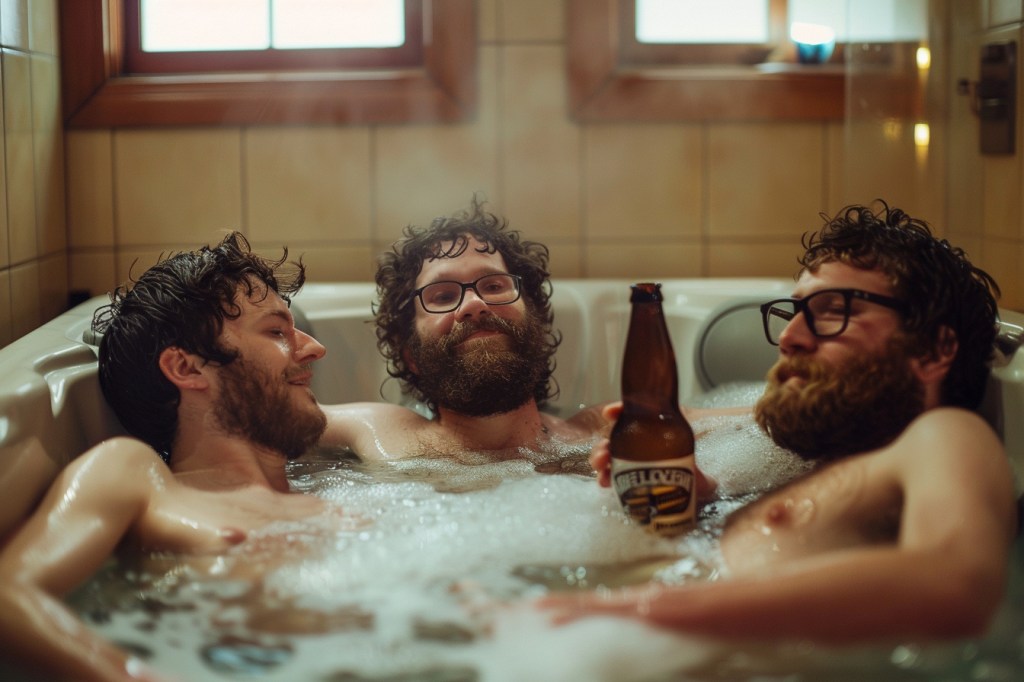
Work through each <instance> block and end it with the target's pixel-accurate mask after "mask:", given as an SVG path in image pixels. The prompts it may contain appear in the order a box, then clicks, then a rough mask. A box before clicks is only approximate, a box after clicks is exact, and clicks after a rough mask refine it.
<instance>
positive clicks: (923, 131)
mask: <svg viewBox="0 0 1024 682" xmlns="http://www.w3.org/2000/svg"><path fill="white" fill-rule="evenodd" d="M930 141H931V129H930V128H929V127H928V124H927V123H915V124H914V144H916V145H917V146H918V147H927V146H928V143H929V142H930Z"/></svg>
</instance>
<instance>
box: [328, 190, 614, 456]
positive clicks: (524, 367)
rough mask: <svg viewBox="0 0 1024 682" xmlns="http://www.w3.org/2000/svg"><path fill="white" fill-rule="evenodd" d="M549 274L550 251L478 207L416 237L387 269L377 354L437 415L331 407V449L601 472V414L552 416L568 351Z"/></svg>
mask: <svg viewBox="0 0 1024 682" xmlns="http://www.w3.org/2000/svg"><path fill="white" fill-rule="evenodd" d="M547 265H548V248H547V247H546V246H544V245H543V244H540V243H537V242H531V241H526V240H523V239H521V238H520V235H519V233H518V232H517V231H516V230H512V229H509V228H508V224H507V222H506V221H504V220H503V219H501V218H499V217H498V216H495V215H493V214H491V213H488V212H486V211H485V210H484V209H483V206H482V204H481V203H479V202H478V201H477V200H475V199H474V201H473V202H472V204H471V205H470V207H469V209H468V210H466V211H464V212H461V213H458V214H455V215H453V216H450V217H442V218H437V219H435V220H434V221H433V222H432V223H431V225H430V226H429V227H426V228H421V227H416V226H408V227H406V229H405V231H404V236H403V239H402V240H400V241H399V242H397V243H396V244H395V245H394V246H393V247H392V249H391V250H390V251H388V252H386V253H385V254H384V255H383V256H382V257H381V259H380V264H379V267H378V270H377V276H376V280H377V293H378V303H377V306H376V309H375V313H376V325H377V339H378V343H377V345H378V347H379V349H380V351H381V353H382V354H383V355H384V357H385V358H386V359H387V361H388V373H389V374H390V375H391V376H392V377H395V378H397V379H399V380H400V381H401V382H402V386H403V390H404V391H405V392H406V393H407V394H409V395H410V396H411V397H412V398H413V399H414V400H415V401H418V402H420V403H422V404H423V405H424V406H426V408H427V409H428V410H429V412H430V415H429V416H424V415H423V414H420V412H418V411H414V410H412V409H409V408H408V407H404V406H400V405H394V404H390V403H385V402H379V403H355V404H345V405H335V406H325V408H324V409H325V411H326V412H327V415H328V427H327V432H326V433H325V435H324V438H323V440H322V441H321V442H322V444H323V445H326V446H339V445H340V446H345V447H349V448H351V449H352V450H353V451H354V452H355V453H356V454H357V455H359V456H360V458H362V459H364V460H375V459H396V458H405V457H415V456H443V457H452V458H456V459H459V460H462V461H473V462H478V461H480V460H481V458H482V459H483V460H494V459H505V458H509V457H517V458H518V457H525V458H527V459H531V460H535V462H536V463H538V464H540V465H542V464H544V463H548V462H554V461H556V460H560V461H561V464H560V466H561V467H562V468H564V465H565V463H566V462H570V463H571V460H566V459H565V458H566V456H567V455H568V456H571V455H572V454H575V455H576V456H575V458H574V459H575V461H576V462H578V464H579V468H580V472H581V473H584V472H589V470H590V467H589V465H588V464H587V462H586V455H587V453H589V451H590V447H591V445H592V444H593V442H594V440H595V438H596V437H597V435H598V434H599V433H600V432H602V429H606V428H607V426H608V422H607V421H606V420H605V419H604V418H603V417H602V416H601V414H600V411H599V409H597V408H589V409H586V410H583V411H581V412H580V413H578V414H577V415H576V416H574V417H572V418H571V419H567V420H566V419H560V418H558V417H555V416H553V415H551V414H547V413H545V412H543V411H542V410H541V408H542V407H543V405H544V403H545V402H546V401H547V400H548V398H550V397H551V396H552V395H553V394H554V392H555V387H554V386H553V385H552V378H551V375H552V372H553V371H554V355H555V350H556V349H557V348H558V345H559V343H560V342H561V336H560V334H558V333H557V332H556V331H553V329H552V322H553V314H552V311H551V305H550V302H549V299H550V296H551V284H550V281H549V273H548V271H547Z"/></svg>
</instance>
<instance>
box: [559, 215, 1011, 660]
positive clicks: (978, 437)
mask: <svg viewBox="0 0 1024 682" xmlns="http://www.w3.org/2000/svg"><path fill="white" fill-rule="evenodd" d="M803 245H804V247H805V253H804V255H803V256H802V257H801V258H800V264H801V265H802V266H803V267H802V270H801V272H800V274H799V277H798V279H797V284H796V287H795V288H794V291H793V296H792V297H791V298H784V299H779V300H775V301H770V302H768V303H765V304H764V305H763V306H762V308H761V312H762V316H763V320H764V331H765V335H766V336H767V340H768V342H769V343H772V344H775V345H777V346H778V347H779V360H778V362H777V363H776V364H775V366H774V367H773V368H772V369H771V371H770V373H769V376H768V386H767V389H766V391H765V393H764V395H763V397H762V398H761V399H760V400H759V402H758V403H757V405H756V406H755V408H754V413H755V416H756V418H757V420H758V422H759V423H760V424H761V426H762V427H763V428H764V429H765V430H766V431H767V432H768V434H769V435H770V436H771V437H772V439H773V440H775V441H776V443H778V444H780V445H782V446H784V447H786V448H789V449H791V450H793V451H795V452H796V453H797V454H798V455H800V456H801V457H803V458H805V459H808V460H813V461H818V462H825V463H826V464H825V465H824V466H820V467H818V468H817V469H816V470H814V471H812V472H811V473H810V474H807V475H806V476H804V477H802V478H799V479H797V480H795V481H793V482H790V483H789V484H787V485H785V486H783V487H781V488H779V489H777V490H775V491H772V492H769V493H768V494H766V495H764V496H763V497H761V498H760V499H758V500H756V501H755V502H753V503H751V504H749V505H747V506H746V507H743V508H742V509H740V510H739V511H737V512H736V513H734V514H733V515H732V516H731V517H730V519H729V520H728V522H727V524H726V527H725V529H724V531H723V534H722V538H721V553H722V561H723V566H724V571H723V573H724V575H725V579H722V580H719V581H716V582H709V583H693V584H690V585H684V586H678V587H664V586H654V587H647V588H639V589H633V590H628V591H622V592H619V593H612V594H592V593H591V594H583V593H581V594H579V595H573V596H553V597H548V598H546V599H545V600H543V601H542V606H543V607H545V608H547V609H551V610H553V611H554V613H555V616H554V617H555V619H556V620H557V621H565V620H571V619H575V618H579V617H582V616H589V615H620V616H624V617H629V618H633V619H639V620H643V621H645V622H647V623H649V624H652V625H655V626H659V627H666V628H672V629H676V630H679V631H683V632H689V633H693V634H695V635H700V636H702V637H721V638H739V639H797V640H800V641H819V642H827V643H853V642H863V641H869V640H874V641H883V642H894V641H899V638H904V637H913V638H915V639H948V638H961V637H974V636H977V635H979V634H981V633H983V632H984V631H985V629H986V628H987V627H988V625H989V623H990V621H991V619H992V617H993V615H994V614H995V612H996V610H997V608H998V606H999V604H1000V601H1001V599H1002V596H1003V593H1004V586H1005V581H1006V576H1007V562H1008V556H1009V550H1010V546H1011V543H1012V542H1013V540H1014V536H1015V535H1016V533H1017V529H1018V515H1017V509H1016V504H1015V499H1014V498H1015V492H1014V483H1013V474H1012V470H1011V468H1010V465H1009V462H1008V460H1007V457H1006V453H1005V451H1004V450H1003V446H1002V444H1001V443H1000V441H999V438H998V437H997V436H996V434H995V432H994V431H993V430H992V428H991V427H990V426H989V425H988V424H987V423H986V422H985V421H984V420H983V419H982V418H981V417H980V416H979V415H977V414H976V413H975V412H974V411H973V410H975V409H977V408H978V406H979V405H980V403H981V401H982V398H983V395H984V392H985V384H986V382H987V380H988V376H989V363H990V361H991V359H992V356H993V350H994V347H993V343H994V341H995V336H996V325H997V319H996V318H997V306H996V301H995V297H994V294H998V291H999V289H998V287H997V286H996V284H995V282H994V281H993V280H992V278H991V277H990V276H989V275H988V274H986V273H985V272H984V271H982V270H981V269H979V268H977V267H975V266H974V265H972V264H971V263H970V261H969V260H968V259H967V257H966V255H965V254H964V252H963V251H962V250H960V249H958V248H955V247H953V246H951V245H950V244H949V242H947V241H945V240H941V239H938V238H936V237H934V236H933V235H932V233H931V231H930V229H929V228H928V226H927V225H926V224H925V223H923V222H921V221H919V220H916V219H913V218H911V217H910V216H908V215H906V214H905V213H903V212H902V211H900V210H898V209H890V208H889V207H888V206H886V205H884V204H882V206H881V210H879V211H877V212H874V211H872V210H871V209H870V208H867V207H863V206H852V207H848V208H846V209H843V210H842V211H840V212H839V213H838V214H837V215H836V216H835V217H834V218H828V217H826V223H825V225H824V227H823V228H822V229H821V230H819V231H818V232H816V233H811V234H809V235H806V236H805V238H804V240H803ZM591 461H592V463H593V464H594V467H595V469H597V470H598V474H599V481H600V482H601V483H602V484H606V483H607V472H606V468H607V462H608V450H607V442H606V441H603V442H601V443H598V444H597V445H596V446H595V448H594V452H593V454H592V456H591Z"/></svg>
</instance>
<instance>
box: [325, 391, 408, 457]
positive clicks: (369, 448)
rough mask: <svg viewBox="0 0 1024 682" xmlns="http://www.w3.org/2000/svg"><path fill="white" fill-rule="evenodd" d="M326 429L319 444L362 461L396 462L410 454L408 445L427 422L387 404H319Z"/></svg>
mask: <svg viewBox="0 0 1024 682" xmlns="http://www.w3.org/2000/svg"><path fill="white" fill-rule="evenodd" d="M321 407H322V408H323V411H324V414H326V415H327V429H326V430H325V431H324V434H323V436H321V438H320V445H321V446H323V447H328V448H348V449H350V450H352V451H353V452H355V453H356V454H357V455H359V457H360V458H361V459H363V460H366V461H379V460H389V459H400V458H402V457H407V456H409V455H411V454H413V450H412V449H411V448H410V447H408V444H409V443H410V442H412V441H413V440H414V439H415V432H416V430H417V429H418V428H419V427H421V426H422V425H424V424H427V423H428V421H427V420H426V419H425V418H423V417H421V416H420V415H418V414H417V413H415V412H413V411H412V410H410V409H408V408H406V407H402V406H401V405H393V404H391V403H345V404H341V405H322V406H321Z"/></svg>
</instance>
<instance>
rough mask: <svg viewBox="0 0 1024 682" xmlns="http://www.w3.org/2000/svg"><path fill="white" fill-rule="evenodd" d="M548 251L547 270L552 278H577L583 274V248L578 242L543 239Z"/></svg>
mask: <svg viewBox="0 0 1024 682" xmlns="http://www.w3.org/2000/svg"><path fill="white" fill-rule="evenodd" d="M544 243H545V245H546V246H547V247H548V249H549V251H550V257H551V260H549V261H548V272H550V273H551V278H552V279H556V280H557V279H568V278H578V277H583V275H584V263H583V248H582V247H581V246H580V245H579V243H578V242H575V241H572V242H561V241H548V240H544Z"/></svg>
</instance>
